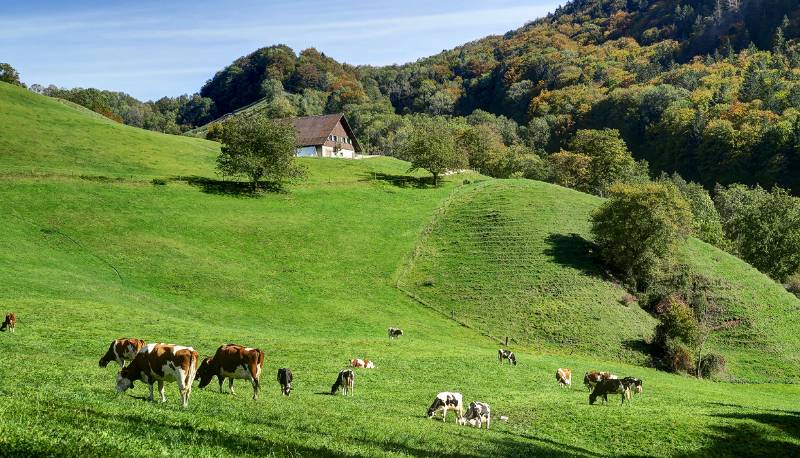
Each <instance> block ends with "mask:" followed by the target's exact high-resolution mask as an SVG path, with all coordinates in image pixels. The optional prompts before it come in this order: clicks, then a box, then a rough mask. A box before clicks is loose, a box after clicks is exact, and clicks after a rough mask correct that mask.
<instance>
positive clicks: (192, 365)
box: [183, 351, 199, 387]
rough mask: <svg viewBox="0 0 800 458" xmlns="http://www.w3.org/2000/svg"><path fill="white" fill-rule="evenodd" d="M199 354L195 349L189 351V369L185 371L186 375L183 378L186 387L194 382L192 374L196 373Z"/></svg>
mask: <svg viewBox="0 0 800 458" xmlns="http://www.w3.org/2000/svg"><path fill="white" fill-rule="evenodd" d="M198 358H199V356H198V354H197V352H196V351H192V352H191V358H190V360H189V370H188V371H186V377H185V379H186V380H184V385H183V386H187V387H191V386H192V383H194V376H195V375H196V374H197V360H198Z"/></svg>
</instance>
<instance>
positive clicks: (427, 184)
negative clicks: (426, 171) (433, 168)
mask: <svg viewBox="0 0 800 458" xmlns="http://www.w3.org/2000/svg"><path fill="white" fill-rule="evenodd" d="M372 180H378V181H384V182H386V183H389V184H392V185H394V186H397V187H398V188H418V189H422V188H432V187H433V177H432V176H428V177H413V176H410V175H391V174H388V173H380V172H378V173H365V174H361V181H372ZM441 184H442V178H441V177H439V185H441Z"/></svg>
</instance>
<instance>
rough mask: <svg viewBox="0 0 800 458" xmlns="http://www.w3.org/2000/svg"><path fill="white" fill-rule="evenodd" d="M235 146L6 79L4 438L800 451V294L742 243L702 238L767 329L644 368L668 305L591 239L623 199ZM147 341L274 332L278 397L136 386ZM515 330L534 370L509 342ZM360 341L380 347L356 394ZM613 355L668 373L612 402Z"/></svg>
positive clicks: (1, 242)
mask: <svg viewBox="0 0 800 458" xmlns="http://www.w3.org/2000/svg"><path fill="white" fill-rule="evenodd" d="M218 148H219V146H218V145H217V144H216V143H212V142H207V141H205V140H200V139H195V138H188V137H176V136H168V135H162V134H157V133H153V132H147V131H142V130H138V129H135V128H130V127H125V126H121V125H118V124H115V123H113V122H111V121H108V120H105V119H103V118H99V117H97V116H94V115H91V114H88V113H86V112H85V111H82V110H78V109H76V108H75V107H72V106H69V105H68V104H64V103H60V102H58V101H56V100H52V99H48V98H45V97H41V96H38V95H35V94H31V93H29V92H27V91H25V90H23V89H19V88H16V87H12V86H9V85H6V84H4V83H0V312H6V311H14V312H16V313H17V316H18V325H17V332H16V333H14V334H11V333H0V455H2V456H6V455H9V456H37V455H62V456H137V457H141V456H178V455H182V456H233V455H236V456H352V457H362V456H363V457H372V456H408V455H411V456H461V457H483V456H520V457H521V456H532V455H533V456H535V455H545V456H598V455H617V456H619V455H627V456H734V455H735V456H742V455H749V456H757V455H763V456H775V455H779V456H783V455H786V456H790V455H798V454H800V401H798V397H799V396H800V386H798V385H797V384H796V382H797V380H798V376H800V374H798V345H800V344H798V337H797V331H798V330H800V323H798V321H797V320H798V318H797V313H798V311H799V309H800V301H798V300H797V299H795V298H793V296H790V295H789V294H788V293H785V291H783V290H782V288H781V287H780V286H778V285H775V284H774V283H772V282H771V281H770V280H768V279H767V278H766V277H764V276H763V275H761V274H759V273H758V272H756V271H754V270H753V269H751V268H749V267H748V266H747V265H745V264H743V263H742V262H741V261H738V260H736V259H735V258H732V257H730V256H728V255H727V254H724V253H722V252H719V251H717V250H716V249H714V248H712V247H710V246H708V245H705V244H702V243H700V242H696V241H693V242H692V243H690V244H689V246H688V248H687V250H686V253H685V256H686V258H687V259H688V260H689V261H690V262H693V263H695V264H696V265H697V266H699V267H701V268H703V269H705V270H706V271H707V272H709V275H712V276H715V278H719V288H720V291H719V294H720V296H723V295H724V297H726V298H727V299H728V301H727V302H726V304H727V305H728V306H729V309H730V313H731V315H732V316H733V315H735V316H737V317H741V318H743V319H745V320H744V321H746V322H747V326H746V327H743V328H740V329H737V330H735V332H734V331H733V330H732V331H730V332H729V333H728V334H724V335H720V336H718V338H717V339H716V340H715V341H714V342H713V345H714V348H715V349H717V350H718V351H720V352H723V354H725V356H726V358H727V359H728V360H729V368H728V372H727V373H726V374H723V376H721V377H720V378H719V379H718V380H713V381H706V380H696V379H693V378H689V377H685V376H680V375H672V374H667V373H663V372H658V371H656V370H653V369H649V368H647V367H645V366H644V365H643V363H644V359H645V358H644V356H643V354H642V353H641V351H640V343H641V342H642V341H644V340H646V339H647V338H648V337H649V336H650V335H651V333H652V329H653V327H654V320H653V319H652V318H650V317H649V315H647V314H646V313H644V312H643V311H641V310H640V309H638V308H637V306H636V305H630V306H628V307H626V306H624V305H622V304H621V303H620V302H619V299H620V297H621V295H622V294H623V293H624V291H623V290H622V289H621V288H620V287H619V286H617V285H615V284H614V282H613V281H610V280H609V279H608V278H605V277H604V276H603V273H602V271H601V269H600V268H599V267H598V266H597V265H596V263H595V262H594V261H593V260H592V259H593V258H592V257H591V253H588V252H587V249H588V248H587V247H588V246H589V245H588V242H587V241H586V240H587V237H588V223H587V219H586V218H587V217H588V214H589V213H590V212H591V210H592V209H593V208H594V207H595V206H596V205H597V204H598V203H599V201H598V199H596V198H593V197H590V196H586V195H583V194H580V193H577V192H575V191H571V190H567V189H563V188H559V187H555V186H552V185H547V184H543V183H538V182H528V181H514V180H493V179H489V178H486V177H481V176H478V175H475V174H459V175H453V176H448V177H446V179H445V180H444V184H443V185H442V186H440V187H437V188H432V187H430V186H428V185H427V182H426V181H425V180H424V179H420V178H419V175H412V174H408V173H407V172H406V171H407V169H408V164H406V163H404V162H402V161H399V160H395V159H391V158H374V159H368V160H359V161H344V160H336V159H330V160H314V159H309V160H303V161H302V163H303V164H304V165H305V166H306V167H307V168H308V171H309V178H308V179H307V180H306V181H304V182H301V183H298V184H295V185H292V186H290V187H289V188H288V190H287V192H282V193H263V194H261V195H258V196H251V195H249V194H246V193H242V192H241V190H242V187H239V186H236V185H235V184H231V183H227V182H223V181H221V180H220V178H219V177H218V176H217V175H215V172H214V168H213V166H214V158H215V155H216V152H217V151H218ZM154 178H155V179H157V180H156V181H153V179H154ZM160 183H165V184H160ZM390 326H396V327H400V328H402V329H403V330H404V332H405V335H404V336H403V337H401V338H399V339H397V340H389V339H388V337H387V336H386V329H387V328H388V327H390ZM123 336H133V337H139V338H142V339H145V340H147V341H148V342H170V343H177V344H181V345H191V346H193V347H194V348H195V349H196V350H197V351H198V352H199V353H200V354H201V355H202V356H205V355H210V354H213V352H214V350H215V349H216V348H217V347H218V346H219V345H221V344H223V343H227V342H237V343H241V344H244V345H249V346H256V347H259V348H261V349H262V350H264V351H265V352H266V355H267V357H266V362H265V367H264V373H263V374H264V375H263V376H262V377H263V378H262V396H261V398H260V399H259V400H258V401H252V400H251V399H250V395H251V391H250V390H251V388H250V386H249V384H247V383H246V382H244V381H238V382H237V394H236V395H235V396H234V395H230V394H220V393H219V392H218V391H217V389H216V383H212V384H211V385H210V386H209V387H208V388H207V389H205V390H201V389H198V388H196V386H195V389H194V391H193V392H192V396H191V400H190V403H189V407H188V408H187V409H182V408H181V407H180V402H179V400H180V399H179V395H178V392H177V388H176V387H175V385H174V384H172V385H167V388H166V393H167V398H168V402H167V403H164V404H159V403H150V402H148V401H146V400H145V399H144V398H145V397H146V396H147V393H148V391H147V388H146V386H145V385H144V384H142V383H136V386H135V388H134V389H133V390H130V391H128V392H126V393H123V394H116V393H115V391H114V378H115V374H116V372H117V369H118V368H117V367H116V365H115V364H113V363H112V364H111V365H109V367H108V368H105V369H101V368H99V367H98V359H99V358H100V356H102V354H103V353H104V352H105V350H106V348H107V346H108V343H109V342H110V341H111V340H112V339H114V338H118V337H123ZM505 336H509V337H510V338H511V343H510V346H511V348H512V349H514V350H515V351H517V352H518V355H519V360H520V362H519V365H518V366H516V367H511V366H508V365H502V366H501V365H499V364H498V362H497V359H496V358H497V355H496V352H497V348H498V340H499V339H502V338H505ZM355 357H360V358H369V359H371V360H373V361H375V364H376V366H377V367H376V368H375V369H373V370H366V369H357V370H356V373H357V374H356V382H355V393H354V395H353V396H349V397H344V396H341V395H339V396H330V395H329V394H328V392H329V391H330V386H331V384H332V383H333V382H334V380H335V378H336V374H337V372H338V371H339V370H340V369H342V368H344V367H345V366H346V365H347V362H348V360H349V359H350V358H355ZM279 367H290V368H291V369H292V370H293V372H294V375H295V383H294V388H295V389H294V392H293V393H292V395H291V396H290V397H288V398H286V397H283V396H281V395H280V394H279V386H278V384H277V382H276V381H275V373H276V371H277V369H278V368H279ZM559 367H568V368H571V369H572V371H573V373H574V374H575V375H574V377H573V379H574V382H573V386H572V387H571V389H561V388H559V387H558V385H557V384H556V382H555V376H554V374H555V371H556V369H557V368H559ZM591 369H597V370H610V371H613V372H614V373H617V374H619V375H633V376H637V377H640V378H642V379H643V380H644V393H643V394H641V395H636V396H635V397H634V399H633V400H632V402H631V403H630V404H629V405H625V406H620V405H619V398H618V397H611V398H610V402H609V404H608V405H594V406H590V405H589V403H588V392H587V390H586V388H584V387H583V386H582V384H581V383H580V379H581V378H582V374H583V373H584V372H585V371H587V370H591ZM736 382H738V383H736ZM765 382H770V383H765ZM440 391H459V392H461V393H463V394H464V399H465V401H466V402H469V401H472V400H481V401H484V402H486V403H488V404H490V405H491V407H492V412H493V417H494V418H493V422H492V429H491V430H489V431H486V430H476V429H473V428H469V427H465V426H458V425H456V424H455V422H454V419H455V417H454V415H453V414H452V413H451V414H450V415H449V416H448V423H446V424H443V423H442V422H441V420H440V419H438V418H437V419H434V420H429V419H427V418H426V417H425V411H426V409H427V407H428V405H429V404H430V403H431V401H432V400H433V398H434V396H435V395H436V393H438V392H440ZM501 415H504V416H507V417H508V421H507V422H503V421H500V420H499V417H500V416H501Z"/></svg>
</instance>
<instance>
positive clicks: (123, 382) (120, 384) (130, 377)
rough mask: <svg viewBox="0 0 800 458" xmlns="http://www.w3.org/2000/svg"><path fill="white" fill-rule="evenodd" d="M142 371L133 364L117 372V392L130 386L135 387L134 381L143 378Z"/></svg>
mask: <svg viewBox="0 0 800 458" xmlns="http://www.w3.org/2000/svg"><path fill="white" fill-rule="evenodd" d="M141 376H142V374H141V371H139V370H137V369H136V368H135V367H134V366H133V365H130V366H128V367H123V368H122V370H120V371H119V374H117V392H120V393H121V392H123V391H125V390H127V389H129V388H133V382H135V381H136V380H139V379H141Z"/></svg>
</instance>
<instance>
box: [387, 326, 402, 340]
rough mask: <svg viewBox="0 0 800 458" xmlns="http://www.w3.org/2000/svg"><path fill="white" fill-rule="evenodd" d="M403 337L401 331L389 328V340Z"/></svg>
mask: <svg viewBox="0 0 800 458" xmlns="http://www.w3.org/2000/svg"><path fill="white" fill-rule="evenodd" d="M402 335H403V330H402V329H399V328H389V338H390V339H394V338H397V337H400V336H402Z"/></svg>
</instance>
